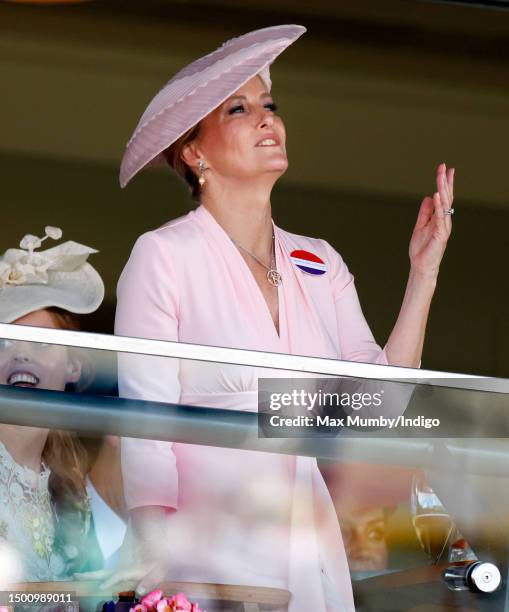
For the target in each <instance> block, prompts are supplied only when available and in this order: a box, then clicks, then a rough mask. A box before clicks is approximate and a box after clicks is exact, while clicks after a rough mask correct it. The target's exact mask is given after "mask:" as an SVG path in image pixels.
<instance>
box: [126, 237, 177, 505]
mask: <svg viewBox="0 0 509 612" xmlns="http://www.w3.org/2000/svg"><path fill="white" fill-rule="evenodd" d="M178 307H179V305H178V292H177V281H176V278H175V273H174V269H173V266H172V262H171V261H170V256H169V253H168V245H167V244H165V243H164V242H163V241H162V239H161V238H160V236H158V234H157V233H156V232H149V233H147V234H144V235H143V236H141V237H140V238H138V240H137V242H136V244H135V245H134V248H133V250H132V253H131V256H130V258H129V261H128V262H127V264H126V266H125V268H124V270H123V272H122V275H121V277H120V280H119V283H118V287H117V311H116V315H115V334H117V335H121V336H134V337H138V338H149V339H158V340H175V341H176V340H178ZM178 372H179V366H178V360H177V359H168V358H164V357H154V356H147V355H133V354H127V353H124V354H119V356H118V384H119V393H120V396H121V397H127V398H131V399H144V400H153V401H158V402H170V403H172V402H173V403H178V402H179V398H180V384H179V378H178ZM140 426H141V427H143V423H140ZM121 458H122V477H123V481H124V494H125V499H126V503H127V506H128V508H129V509H133V508H138V507H143V506H164V507H167V508H177V501H178V474H177V467H176V461H175V455H174V453H173V450H172V444H171V443H170V442H160V441H156V440H143V439H141V438H123V439H122V447H121Z"/></svg>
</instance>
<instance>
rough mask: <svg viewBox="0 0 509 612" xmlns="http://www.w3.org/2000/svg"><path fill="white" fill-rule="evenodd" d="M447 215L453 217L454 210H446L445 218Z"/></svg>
mask: <svg viewBox="0 0 509 612" xmlns="http://www.w3.org/2000/svg"><path fill="white" fill-rule="evenodd" d="M447 215H451V216H452V215H454V208H446V209H445V210H444V216H447Z"/></svg>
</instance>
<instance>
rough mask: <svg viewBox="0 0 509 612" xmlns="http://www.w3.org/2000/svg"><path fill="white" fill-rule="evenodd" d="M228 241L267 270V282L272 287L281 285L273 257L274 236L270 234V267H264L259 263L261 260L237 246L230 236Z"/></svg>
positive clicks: (281, 279) (239, 245)
mask: <svg viewBox="0 0 509 612" xmlns="http://www.w3.org/2000/svg"><path fill="white" fill-rule="evenodd" d="M230 240H231V241H232V242H233V244H234V245H235V246H236V247H237V248H238V249H240V250H241V251H244V253H247V254H248V255H250V256H251V257H252V258H253V259H254V260H255V261H257V262H258V263H259V264H260V265H261V266H262V267H264V268H265V269H266V270H267V281H268V282H269V283H270V284H271V285H272V286H273V287H278V286H279V285H281V283H282V282H283V277H282V276H281V274H279V272H278V271H277V269H276V259H275V257H274V251H275V247H274V234H272V258H271V260H270V265H269V266H266V265H265V264H264V263H263V261H261V259H259V258H258V257H257V256H256V255H255V254H254V253H251V251H248V250H247V249H245V248H244V247H243V246H242V245H241V244H239V243H238V242H237V241H236V240H234V239H233V238H232V237H231V236H230Z"/></svg>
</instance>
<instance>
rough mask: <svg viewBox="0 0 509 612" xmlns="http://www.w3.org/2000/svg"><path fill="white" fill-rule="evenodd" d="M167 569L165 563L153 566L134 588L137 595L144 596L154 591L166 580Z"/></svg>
mask: <svg viewBox="0 0 509 612" xmlns="http://www.w3.org/2000/svg"><path fill="white" fill-rule="evenodd" d="M167 572H168V570H167V567H166V564H165V563H161V564H157V565H155V566H154V567H153V568H152V569H151V570H150V571H149V572H148V573H147V574H145V576H143V578H142V579H141V580H140V582H139V583H138V585H137V587H136V592H137V593H138V595H145V594H146V593H148V592H149V591H152V590H154V589H155V588H157V587H158V586H159V584H160V583H161V582H162V581H163V580H164V579H165V578H166V575H167Z"/></svg>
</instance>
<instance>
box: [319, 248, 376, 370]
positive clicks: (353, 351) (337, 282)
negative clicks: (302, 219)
mask: <svg viewBox="0 0 509 612" xmlns="http://www.w3.org/2000/svg"><path fill="white" fill-rule="evenodd" d="M325 244H326V249H327V254H328V260H329V266H330V281H331V285H332V292H333V296H334V302H335V304H336V320H337V325H338V335H339V347H340V350H341V359H344V360H346V361H360V362H363V363H374V364H378V365H387V363H388V362H387V356H386V354H385V349H384V350H382V349H381V348H380V347H379V346H378V344H377V343H376V342H375V339H374V338H373V334H372V333H371V330H370V329H369V326H368V324H367V322H366V319H365V318H364V315H363V314H362V309H361V305H360V303H359V298H358V296H357V291H356V290H355V283H354V278H353V276H352V275H351V274H350V272H349V270H348V268H347V266H346V264H345V262H344V261H343V259H342V258H341V255H339V253H337V252H336V251H335V250H334V249H333V248H332V247H331V246H330V245H329V244H328V243H325Z"/></svg>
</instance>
